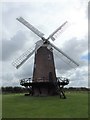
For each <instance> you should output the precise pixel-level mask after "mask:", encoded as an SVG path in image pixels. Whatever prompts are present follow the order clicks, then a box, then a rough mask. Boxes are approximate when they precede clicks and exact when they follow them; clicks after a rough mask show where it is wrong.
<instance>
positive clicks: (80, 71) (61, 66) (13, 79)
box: [0, 0, 88, 87]
mask: <svg viewBox="0 0 90 120" xmlns="http://www.w3.org/2000/svg"><path fill="white" fill-rule="evenodd" d="M19 16H22V17H23V18H24V19H26V20H27V21H28V22H30V23H31V24H32V25H34V26H35V27H36V28H38V29H39V30H40V31H41V32H43V33H44V34H45V37H47V36H48V35H49V34H51V33H52V32H53V31H54V30H55V29H56V28H57V27H59V26H60V25H61V24H62V23H64V22H65V21H66V20H68V21H69V24H68V27H67V28H66V29H65V30H63V32H62V33H61V34H60V35H59V36H58V37H57V39H56V40H55V41H54V42H52V41H51V40H50V41H51V42H52V43H53V44H54V45H56V46H57V47H58V48H60V49H62V50H63V51H64V52H65V53H66V54H67V55H69V56H70V57H71V58H73V59H74V60H75V61H77V62H78V63H79V65H80V66H79V67H78V68H77V69H76V70H75V69H72V67H70V66H68V65H67V64H66V63H65V62H63V61H62V60H61V59H60V55H59V53H58V56H59V57H58V56H57V55H55V66H56V74H57V76H64V77H68V78H70V84H69V86H76V87H78V86H85V87H88V64H87V62H88V59H87V56H88V0H69V2H68V0H63V1H62V0H55V1H52V0H49V1H47V0H43V2H42V0H37V2H36V1H35V0H34V1H30V0H29V2H25V1H24V2H14V3H13V2H2V39H1V37H0V41H2V60H1V59H0V63H1V61H2V65H3V70H2V73H3V74H2V75H0V79H2V84H3V85H4V86H7V85H8V86H11V85H13V86H16V85H18V86H19V79H22V78H26V77H31V76H32V73H33V63H34V55H33V56H32V57H31V58H30V59H29V60H28V61H27V62H26V63H25V64H24V65H23V66H22V67H21V68H20V69H18V70H17V69H15V68H14V67H13V66H12V64H11V63H12V61H13V60H14V59H15V58H17V57H19V56H20V55H21V54H22V53H23V52H24V51H26V50H27V49H29V48H30V47H32V46H33V45H34V44H35V42H37V41H38V40H40V38H39V37H38V36H36V35H35V34H34V33H32V32H31V31H30V30H29V29H27V28H26V27H25V26H24V25H22V24H21V23H19V22H18V21H17V20H16V18H17V17H19ZM54 52H55V51H54Z"/></svg>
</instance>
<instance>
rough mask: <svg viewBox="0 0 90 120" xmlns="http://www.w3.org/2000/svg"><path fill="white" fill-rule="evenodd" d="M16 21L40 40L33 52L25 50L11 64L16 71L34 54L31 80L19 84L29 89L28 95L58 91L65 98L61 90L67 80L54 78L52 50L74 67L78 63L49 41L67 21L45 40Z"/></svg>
mask: <svg viewBox="0 0 90 120" xmlns="http://www.w3.org/2000/svg"><path fill="white" fill-rule="evenodd" d="M17 20H18V21H19V22H21V23H22V24H24V25H25V26H26V27H27V28H29V29H30V30H31V31H32V32H34V33H35V34H36V35H37V36H39V37H40V38H41V40H39V41H37V42H36V46H35V49H34V50H32V51H30V50H27V51H26V52H25V53H24V54H22V55H21V56H20V57H19V58H18V59H16V60H15V61H14V62H13V65H14V66H15V67H16V68H17V69H18V68H19V67H21V66H22V65H23V64H24V63H25V62H26V61H27V59H28V58H30V57H31V56H32V54H34V53H35V58H34V68H33V77H32V80H31V78H26V79H22V80H21V82H20V84H21V85H22V86H25V87H28V88H29V94H30V95H34V96H47V95H54V94H57V93H58V91H59V94H60V97H61V94H62V96H63V97H64V98H66V96H65V94H64V92H63V90H62V89H63V87H64V86H65V85H67V84H69V80H68V79H66V78H64V79H62V78H60V77H59V78H57V77H56V72H55V64H54V56H53V49H55V50H56V51H58V52H59V53H60V54H62V55H63V56H64V57H65V58H67V59H68V60H69V62H70V63H72V64H74V65H75V66H78V63H77V62H75V61H74V60H73V59H72V58H70V57H69V56H68V55H66V54H65V53H64V52H63V51H62V50H60V49H59V48H57V47H56V46H55V45H54V44H52V43H51V42H50V41H49V39H51V40H53V41H54V40H55V35H56V34H57V33H58V32H59V31H60V30H61V29H62V28H63V27H64V26H65V24H67V21H66V22H64V23H63V24H62V25H61V26H60V27H59V28H57V29H56V30H55V31H54V32H53V33H52V34H51V35H49V37H48V38H47V39H46V38H44V37H43V36H44V34H43V33H42V32H40V31H39V30H38V29H36V28H35V27H33V26H32V25H31V24H30V23H28V22H27V21H26V20H25V19H23V18H22V17H20V18H17Z"/></svg>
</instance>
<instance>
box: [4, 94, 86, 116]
mask: <svg viewBox="0 0 90 120" xmlns="http://www.w3.org/2000/svg"><path fill="white" fill-rule="evenodd" d="M66 96H67V99H60V98H59V96H50V97H31V96H24V95H23V94H7V95H3V96H2V98H3V100H2V103H3V109H2V116H3V118H87V117H88V94H87V92H71V93H66Z"/></svg>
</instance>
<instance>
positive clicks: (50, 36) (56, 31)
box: [47, 21, 67, 41]
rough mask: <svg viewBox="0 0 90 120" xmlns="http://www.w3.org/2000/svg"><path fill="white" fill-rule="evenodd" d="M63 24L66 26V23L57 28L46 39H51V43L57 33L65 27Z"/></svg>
mask: <svg viewBox="0 0 90 120" xmlns="http://www.w3.org/2000/svg"><path fill="white" fill-rule="evenodd" d="M65 24H67V21H66V22H64V23H63V24H62V25H61V26H60V27H58V28H57V29H56V30H55V31H54V32H53V33H52V34H51V35H49V37H48V38H47V40H48V39H50V38H51V39H52V40H53V41H54V40H55V36H56V35H57V34H58V32H60V31H61V30H62V28H63V27H64V26H65Z"/></svg>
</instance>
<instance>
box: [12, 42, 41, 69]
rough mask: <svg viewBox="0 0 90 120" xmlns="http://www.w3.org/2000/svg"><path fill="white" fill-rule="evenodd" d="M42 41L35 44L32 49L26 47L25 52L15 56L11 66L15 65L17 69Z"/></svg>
mask: <svg viewBox="0 0 90 120" xmlns="http://www.w3.org/2000/svg"><path fill="white" fill-rule="evenodd" d="M42 44H43V42H40V43H39V44H38V46H36V48H34V49H33V50H31V48H30V49H28V50H27V51H26V52H25V53H23V54H22V55H21V56H20V57H19V58H17V59H16V60H15V61H14V62H13V63H12V64H13V66H15V67H16V68H17V69H18V68H19V67H21V65H22V64H24V63H25V62H26V61H27V59H29V58H30V57H31V56H32V55H33V53H34V52H36V51H37V50H38V49H39V48H40V47H41V46H42Z"/></svg>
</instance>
